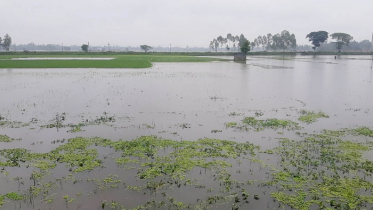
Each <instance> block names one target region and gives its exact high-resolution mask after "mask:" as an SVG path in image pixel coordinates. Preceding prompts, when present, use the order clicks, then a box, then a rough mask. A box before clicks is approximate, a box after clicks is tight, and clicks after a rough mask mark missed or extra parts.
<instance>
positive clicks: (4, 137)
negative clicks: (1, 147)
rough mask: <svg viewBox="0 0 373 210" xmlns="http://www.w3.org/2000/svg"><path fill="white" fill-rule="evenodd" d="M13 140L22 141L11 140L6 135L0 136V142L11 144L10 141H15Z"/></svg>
mask: <svg viewBox="0 0 373 210" xmlns="http://www.w3.org/2000/svg"><path fill="white" fill-rule="evenodd" d="M15 140H18V141H20V140H22V139H13V138H10V137H9V136H7V135H0V142H12V141H15Z"/></svg>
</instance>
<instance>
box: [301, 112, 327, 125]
mask: <svg viewBox="0 0 373 210" xmlns="http://www.w3.org/2000/svg"><path fill="white" fill-rule="evenodd" d="M299 113H300V114H301V116H300V117H299V118H298V120H299V121H301V122H305V123H313V122H316V121H317V119H318V118H329V116H328V115H327V114H325V113H324V112H321V111H319V112H313V111H308V110H305V109H302V110H301V111H300V112H299Z"/></svg>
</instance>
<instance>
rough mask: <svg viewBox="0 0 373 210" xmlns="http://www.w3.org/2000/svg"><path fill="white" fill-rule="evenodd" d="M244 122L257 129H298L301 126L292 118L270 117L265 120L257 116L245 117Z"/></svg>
mask: <svg viewBox="0 0 373 210" xmlns="http://www.w3.org/2000/svg"><path fill="white" fill-rule="evenodd" d="M242 123H243V124H244V125H246V126H249V127H251V128H253V129H254V130H256V131H261V130H264V129H266V128H270V129H287V130H297V129H300V128H301V127H300V126H298V123H296V122H293V121H291V120H281V119H276V118H269V119H265V120H259V119H256V118H255V117H245V118H244V119H243V120H242Z"/></svg>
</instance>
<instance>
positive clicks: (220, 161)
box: [0, 136, 259, 209]
mask: <svg viewBox="0 0 373 210" xmlns="http://www.w3.org/2000/svg"><path fill="white" fill-rule="evenodd" d="M96 148H97V149H96ZM99 148H110V149H111V150H112V151H113V152H114V151H117V152H116V154H118V153H119V154H121V155H120V157H117V156H113V157H112V158H110V159H111V160H114V161H115V162H116V163H117V164H118V167H119V168H121V170H123V171H124V173H125V171H131V170H135V171H137V173H136V174H135V177H134V178H136V179H137V180H138V182H139V183H138V184H137V185H133V184H134V183H132V184H130V183H125V182H124V180H121V179H120V177H118V176H117V175H109V176H107V177H106V178H103V179H100V178H99V179H98V178H89V179H87V182H88V183H92V184H94V185H96V186H97V187H96V189H95V190H93V191H91V192H88V195H90V194H92V193H94V194H96V193H97V192H98V191H102V190H121V189H125V190H127V191H134V192H135V193H139V194H147V193H151V194H152V193H154V194H157V193H158V194H159V193H162V195H163V194H164V196H163V198H167V199H161V200H159V199H158V200H154V202H151V203H148V202H147V203H145V204H144V205H140V206H148V207H150V206H152V207H155V206H154V205H155V204H157V206H158V207H159V208H164V207H166V206H167V207H172V208H175V209H183V208H186V207H187V206H189V207H190V208H193V206H194V207H196V208H197V207H198V206H200V208H207V207H208V206H210V207H213V206H214V205H218V204H219V205H226V204H227V203H230V202H234V203H241V204H242V202H243V201H244V200H245V199H248V196H249V193H246V192H245V193H242V189H241V187H242V186H244V185H245V183H244V182H239V181H237V180H234V179H232V177H231V176H232V175H231V173H232V172H230V171H229V170H231V169H232V167H233V165H236V164H239V163H241V162H242V161H244V160H245V159H246V158H247V159H254V158H256V154H257V153H258V151H259V147H258V146H255V145H253V144H251V143H249V142H246V143H237V142H232V141H226V140H219V139H200V140H198V141H174V140H169V139H161V138H157V137H156V136H144V137H140V138H138V139H135V140H132V141H124V140H120V141H116V142H114V141H111V140H108V139H102V138H81V137H78V138H73V139H69V140H68V141H67V143H65V144H63V145H60V146H58V147H57V148H56V149H54V150H52V151H50V152H48V153H33V152H30V151H28V150H26V149H23V148H18V149H3V150H0V156H1V163H2V164H1V165H2V166H4V167H17V168H18V167H20V168H28V167H33V168H34V170H33V171H32V173H31V174H29V178H30V180H31V181H32V183H33V184H32V186H30V187H29V188H27V189H28V190H27V191H26V192H25V194H26V195H28V196H29V197H27V199H26V200H30V201H31V200H33V199H36V198H39V197H40V196H42V198H40V199H41V200H42V201H43V202H45V203H52V202H54V200H56V196H54V195H53V194H51V192H52V189H53V191H56V190H57V189H58V187H57V183H58V182H60V183H61V187H62V183H66V182H67V181H69V182H70V183H71V184H77V185H78V184H80V183H83V180H79V179H75V178H74V176H75V174H79V173H82V172H85V173H87V172H88V171H91V170H95V169H102V170H105V169H104V166H105V165H104V162H105V157H102V156H100V155H99V152H98V149H99ZM61 164H62V165H61ZM58 165H60V166H64V168H65V170H66V171H69V173H71V174H69V175H68V176H67V177H62V178H58V179H56V182H45V180H47V179H48V177H50V176H51V175H52V174H53V172H52V171H53V170H54V169H55V168H56V167H57V166H58ZM193 171H194V172H193ZM196 171H199V173H198V174H200V175H199V176H201V177H205V178H208V177H209V176H213V177H215V178H214V179H215V180H216V182H217V183H220V187H219V185H218V186H217V189H212V188H211V189H205V188H206V185H205V184H204V182H205V181H204V179H198V180H197V179H196V177H195V176H196V175H192V174H194V173H195V172H196ZM202 171H204V172H202ZM206 171H209V172H208V174H209V175H208V176H206V175H203V174H205V173H206ZM191 172H193V173H191ZM237 173H238V172H237ZM124 177H126V176H124ZM25 178H27V176H26V177H24V178H23V179H25ZM122 179H123V176H122ZM18 180H22V179H18ZM207 183H208V182H207ZM189 186H192V187H193V188H196V189H199V190H200V191H206V190H207V191H208V192H210V193H211V195H209V196H208V197H207V198H206V200H205V199H201V200H199V201H198V202H197V203H195V204H193V203H188V204H184V203H183V202H181V201H176V200H175V199H174V198H173V197H171V196H169V195H167V192H168V191H170V190H171V191H172V190H173V189H174V188H184V187H185V188H189ZM219 188H221V189H220V190H219ZM232 193H234V194H235V195H234V196H232ZM241 194H242V195H241ZM64 196H66V195H64ZM236 197H237V198H236ZM241 197H242V199H241ZM66 198H67V197H66ZM70 200H71V198H70V197H68V199H65V201H67V202H66V206H68V204H69V203H70V202H69V201H70ZM74 201H75V198H74ZM241 201H242V202H241ZM104 203H105V202H104ZM241 204H240V205H241ZM105 206H107V207H108V206H110V205H109V203H107V204H106V203H105ZM113 206H116V207H118V206H119V207H122V208H124V206H123V205H122V204H120V203H117V202H115V203H114V205H113Z"/></svg>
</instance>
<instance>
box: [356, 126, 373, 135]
mask: <svg viewBox="0 0 373 210" xmlns="http://www.w3.org/2000/svg"><path fill="white" fill-rule="evenodd" d="M351 131H352V134H354V135H362V136H368V137H373V130H372V129H370V128H368V127H359V128H356V129H352V130H351Z"/></svg>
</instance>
